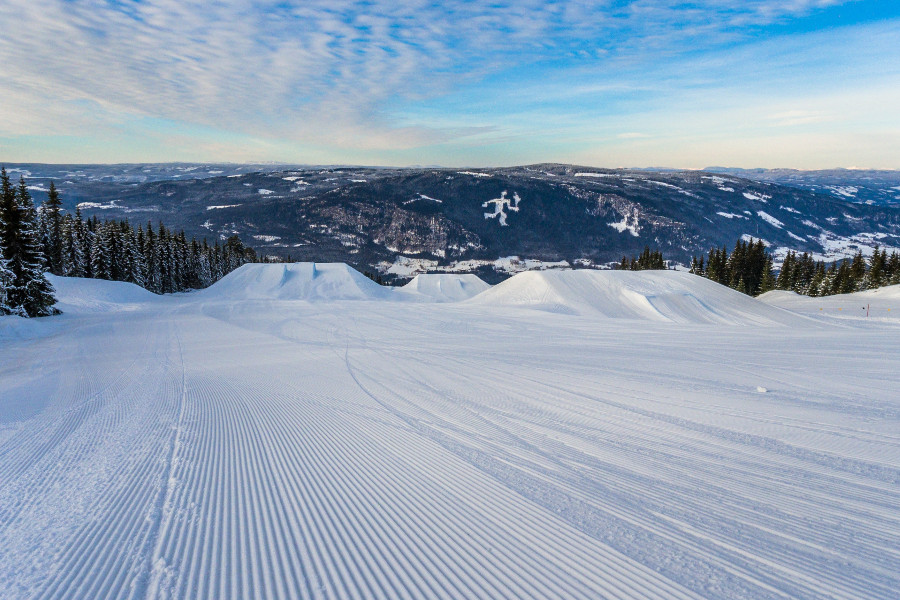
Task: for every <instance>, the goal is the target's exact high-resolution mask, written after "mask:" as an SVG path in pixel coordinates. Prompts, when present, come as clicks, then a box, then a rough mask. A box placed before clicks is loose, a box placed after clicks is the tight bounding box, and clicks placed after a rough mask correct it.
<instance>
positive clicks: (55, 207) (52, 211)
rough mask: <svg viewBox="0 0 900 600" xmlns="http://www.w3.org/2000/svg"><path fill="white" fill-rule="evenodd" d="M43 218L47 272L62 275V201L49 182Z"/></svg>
mask: <svg viewBox="0 0 900 600" xmlns="http://www.w3.org/2000/svg"><path fill="white" fill-rule="evenodd" d="M41 209H42V210H41V214H42V215H43V216H44V230H45V231H44V254H45V259H46V262H47V268H48V270H49V271H50V272H51V273H53V274H54V275H62V274H63V233H62V224H63V219H62V201H61V200H60V198H59V192H58V191H57V189H56V184H54V183H53V182H52V181H51V182H50V190H49V191H48V192H47V201H46V202H44V204H43V206H42V207H41Z"/></svg>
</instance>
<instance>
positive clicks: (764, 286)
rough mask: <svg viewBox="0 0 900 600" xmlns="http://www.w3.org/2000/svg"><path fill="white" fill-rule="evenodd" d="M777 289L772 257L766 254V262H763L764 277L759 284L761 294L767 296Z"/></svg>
mask: <svg viewBox="0 0 900 600" xmlns="http://www.w3.org/2000/svg"><path fill="white" fill-rule="evenodd" d="M774 289H775V269H774V267H773V265H772V257H771V256H769V254H768V253H765V262H763V269H762V277H761V278H760V282H759V293H760V294H765V293H766V292H771V291H772V290H774Z"/></svg>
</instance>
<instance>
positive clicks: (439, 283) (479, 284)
mask: <svg viewBox="0 0 900 600" xmlns="http://www.w3.org/2000/svg"><path fill="white" fill-rule="evenodd" d="M490 287H491V286H489V285H488V284H486V283H485V282H484V281H482V280H481V279H479V278H478V276H476V275H468V274H467V275H457V274H452V273H434V274H427V275H416V276H415V277H414V278H413V279H412V281H410V282H409V283H407V284H406V285H404V286H403V287H402V288H399V289H397V292H396V293H397V294H403V295H407V294H409V295H413V297H416V298H421V299H425V300H428V301H433V302H460V301H462V300H468V299H469V298H472V297H474V296H477V295H478V294H480V293H481V292H483V291H485V290H488V289H490Z"/></svg>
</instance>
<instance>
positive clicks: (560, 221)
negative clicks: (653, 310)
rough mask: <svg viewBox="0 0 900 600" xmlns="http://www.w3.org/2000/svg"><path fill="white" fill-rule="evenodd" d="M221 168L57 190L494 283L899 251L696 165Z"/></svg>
mask: <svg viewBox="0 0 900 600" xmlns="http://www.w3.org/2000/svg"><path fill="white" fill-rule="evenodd" d="M22 168H25V167H22ZM29 168H31V167H29ZM172 168H175V167H172ZM216 170H220V169H218V168H216V169H210V168H204V169H199V168H198V169H195V170H194V171H190V172H201V171H202V172H203V173H204V174H205V175H206V176H204V177H203V178H194V179H189V178H187V177H186V176H182V175H184V174H185V173H184V172H183V171H178V173H179V178H178V179H168V180H160V181H149V182H144V183H137V182H129V183H122V182H118V183H117V182H103V181H94V180H92V181H86V182H78V181H75V180H71V181H70V180H65V181H63V182H61V184H60V188H61V190H62V194H63V200H64V203H66V206H67V208H69V209H73V208H74V207H75V206H76V205H79V206H80V207H81V209H82V211H83V212H85V213H86V214H91V215H98V216H100V217H101V218H102V217H104V216H106V217H117V218H124V217H127V218H129V219H131V220H132V221H146V220H153V221H157V220H162V221H163V222H164V223H166V225H168V226H173V227H175V228H184V229H185V230H186V232H187V233H188V234H189V235H193V236H197V237H204V236H206V237H210V238H224V237H227V236H230V235H232V234H235V233H236V234H238V235H240V236H241V238H242V239H243V240H244V241H245V242H246V243H248V244H250V245H253V246H254V247H255V248H256V249H257V250H258V251H259V252H260V253H262V254H272V255H280V256H287V255H290V256H292V257H294V258H295V259H303V260H319V261H337V262H347V263H350V264H353V265H354V266H356V267H358V268H360V270H368V271H373V272H374V271H376V270H377V271H380V272H381V273H383V274H386V275H389V276H390V275H396V276H403V277H411V276H413V275H415V274H416V273H420V272H425V271H431V272H434V271H444V272H475V273H478V274H479V275H481V276H483V277H485V278H486V279H488V280H491V281H496V280H498V279H500V278H501V277H502V276H504V275H506V274H509V273H512V272H516V271H520V270H525V269H529V268H539V267H546V266H566V265H582V266H590V265H605V264H608V263H611V262H612V261H616V260H619V259H621V257H622V256H623V255H633V254H637V253H639V252H640V251H641V250H642V249H643V248H644V246H646V245H649V246H651V247H654V248H659V249H661V250H662V251H663V253H664V254H665V256H666V257H667V258H670V259H673V260H676V261H680V262H682V263H686V262H688V261H689V260H690V257H691V256H692V255H698V254H701V253H706V252H707V251H708V250H709V248H710V247H712V246H717V247H721V246H722V245H728V246H733V244H734V242H735V241H736V240H738V239H741V238H749V237H753V238H761V239H763V240H764V241H765V242H766V244H768V245H769V247H770V249H771V250H772V251H773V252H774V253H775V255H776V257H779V256H783V255H784V254H785V253H786V252H787V250H788V249H794V250H798V251H806V252H811V253H812V254H813V255H814V256H815V257H816V258H821V259H825V260H834V259H838V258H843V257H846V256H851V255H852V254H854V253H855V252H856V251H857V250H859V249H862V250H863V251H864V253H871V249H872V248H874V247H875V246H876V245H880V246H882V247H887V248H890V249H894V248H900V207H892V206H874V205H872V206H870V205H865V204H860V203H854V202H849V201H848V200H847V199H843V200H842V199H839V198H835V197H833V196H831V195H830V194H823V193H818V192H814V191H808V190H803V189H799V188H797V187H791V186H786V185H779V184H775V183H771V182H759V181H751V180H749V179H745V178H740V177H737V176H733V175H724V174H715V173H711V172H703V171H683V172H682V171H658V172H657V171H637V170H608V169H595V168H589V167H577V166H571V165H558V164H545V165H531V166H525V167H511V168H499V169H423V168H417V169H372V168H355V167H346V168H337V167H334V168H296V169H287V170H284V169H282V170H271V168H270V169H269V170H266V171H258V172H252V173H247V172H234V173H231V174H229V175H218V176H209V174H210V173H212V172H213V171H216ZM235 170H237V168H235ZM35 181H38V180H35ZM36 187H39V186H36ZM35 194H36V195H40V190H39V189H36V190H35Z"/></svg>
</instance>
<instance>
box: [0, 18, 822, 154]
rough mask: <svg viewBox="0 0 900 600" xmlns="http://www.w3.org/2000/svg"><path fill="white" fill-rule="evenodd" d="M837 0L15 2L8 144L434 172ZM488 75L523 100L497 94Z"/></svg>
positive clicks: (4, 101) (642, 92)
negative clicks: (238, 153) (399, 161)
mask: <svg viewBox="0 0 900 600" xmlns="http://www.w3.org/2000/svg"><path fill="white" fill-rule="evenodd" d="M836 3H838V2H837V0H788V1H780V2H775V1H771V0H750V1H738V0H724V1H712V0H700V1H698V2H694V3H690V4H685V3H683V2H675V1H674V0H636V1H633V2H626V3H615V4H608V3H602V2H583V1H576V0H572V1H563V2H546V1H542V0H519V1H516V2H507V1H500V2H492V3H480V2H471V1H467V0H448V1H446V2H433V1H432V0H395V1H393V2H388V1H386V0H374V1H372V0H354V1H351V2H344V3H336V2H333V1H332V0H328V1H326V0H304V1H300V0H293V1H291V0H288V1H285V0H228V1H225V0H216V1H198V0H148V1H138V0H7V1H6V2H4V3H3V4H2V5H0V22H2V23H4V24H5V27H4V33H3V35H0V64H2V65H3V68H2V69H0V135H2V136H5V137H6V138H7V139H13V138H16V137H21V136H54V135H68V136H75V137H77V136H88V135H89V136H91V138H92V139H94V140H97V141H98V143H99V142H100V140H102V139H103V138H104V136H109V137H110V139H112V138H115V139H117V140H119V141H121V139H122V138H124V137H128V136H132V135H133V136H134V137H135V138H139V139H136V141H134V142H133V143H132V147H139V146H140V144H141V143H142V140H143V138H144V137H155V141H153V142H152V143H151V142H147V143H148V144H149V145H150V146H153V147H154V148H158V147H160V146H159V145H158V144H160V143H161V142H159V140H161V139H169V140H175V139H176V135H175V133H173V132H172V131H170V130H167V131H162V132H155V131H154V127H155V125H154V124H158V123H163V122H165V123H173V124H176V125H178V124H180V125H181V127H182V129H183V130H184V131H183V133H179V134H178V136H177V137H178V139H179V140H181V141H182V142H183V143H185V144H190V143H191V140H193V141H194V145H195V146H196V147H197V148H201V147H206V148H211V149H217V151H219V152H221V151H222V148H223V147H224V146H228V145H229V144H231V145H232V147H239V146H241V145H244V146H246V147H247V148H248V149H253V151H254V152H257V153H258V155H263V154H267V153H279V152H281V153H289V154H290V153H291V152H293V154H294V156H285V157H284V158H285V159H288V158H292V159H297V158H302V157H301V156H298V155H302V154H303V153H305V152H307V153H313V154H316V155H317V156H326V155H327V156H351V157H353V156H368V157H376V156H378V153H379V152H381V153H383V155H385V156H410V157H413V156H416V152H417V149H421V148H432V149H434V148H437V149H438V150H432V152H434V153H435V154H434V155H433V156H429V157H428V162H439V161H440V160H441V156H442V155H441V152H443V151H444V150H441V148H446V147H447V145H452V144H455V143H458V144H466V145H468V144H471V143H475V144H479V143H482V142H484V141H486V140H487V139H494V140H501V139H511V137H512V138H514V137H516V136H520V135H525V134H524V133H523V131H522V130H518V129H517V128H515V127H513V128H512V129H510V128H509V127H508V124H509V123H510V119H511V120H513V121H514V120H516V119H519V120H520V121H522V122H524V121H527V120H529V119H531V118H532V117H533V115H534V114H536V113H538V114H541V115H543V117H542V118H539V119H538V120H537V121H532V126H533V127H535V128H537V127H538V126H539V125H540V124H541V123H546V122H548V121H549V122H552V121H553V120H554V115H558V114H559V113H560V112H563V113H568V116H569V118H570V119H576V118H587V117H589V116H591V115H593V116H596V115H597V114H598V113H597V112H596V111H595V112H593V113H592V112H591V111H585V110H584V107H583V105H582V104H581V102H580V100H579V95H580V97H581V98H584V97H586V96H590V95H591V94H595V95H599V96H600V97H603V98H606V99H611V100H612V101H613V102H616V101H619V102H623V101H624V100H623V99H628V101H629V102H630V101H631V100H633V99H635V98H643V97H646V95H647V94H648V93H653V92H652V90H654V89H658V88H659V87H661V86H662V85H663V83H662V82H660V81H648V80H642V79H641V77H639V76H635V73H641V72H644V73H646V72H648V71H649V72H652V71H653V70H654V64H659V63H664V64H672V61H680V60H682V58H683V57H686V56H695V55H696V54H697V53H698V52H701V51H704V50H709V49H715V48H723V47H726V46H727V44H730V43H733V42H734V41H735V40H745V39H750V38H751V37H752V34H753V32H754V31H759V30H760V29H761V28H765V27H767V26H769V25H771V24H772V23H779V22H784V21H787V20H790V19H791V18H796V17H798V16H803V15H806V14H809V13H811V12H814V11H816V10H820V9H822V8H824V7H827V6H830V5H833V4H836ZM704 57H706V58H704V59H708V60H713V61H716V60H721V55H719V54H715V53H713V54H710V55H704ZM696 60H701V58H696ZM748 64H750V63H749V62H748V61H743V62H742V65H743V66H744V67H746V66H747V65H748ZM548 73H552V74H553V77H554V78H555V79H556V80H557V82H559V85H552V83H553V82H552V81H548V80H547V79H546V75H547V74H548ZM658 75H659V76H660V77H662V76H663V75H664V69H659V70H658ZM683 75H684V74H678V73H669V74H665V75H664V76H665V77H667V78H668V82H667V83H666V85H669V86H671V87H673V88H678V87H680V86H682V85H685V81H686V79H687V80H690V81H693V82H696V79H695V78H693V77H688V78H685V77H684V76H683ZM689 75H691V74H689ZM693 75H696V72H695V73H694V74H693ZM498 79H500V80H504V79H505V80H509V79H513V80H515V86H514V88H515V89H519V90H520V91H521V93H520V94H519V95H516V94H514V93H507V92H501V93H500V94H498V95H494V96H493V97H492V85H493V84H494V82H496V81H497V80H498ZM690 81H689V82H688V85H693V84H694V83H690ZM548 84H549V85H548ZM473 89H475V90H481V92H482V94H481V96H482V97H481V98H478V99H475V100H474V104H473V105H469V104H467V103H464V102H460V103H459V104H457V105H456V106H455V107H453V108H452V110H450V109H449V107H450V105H451V104H452V100H453V98H455V97H456V98H460V97H461V96H460V93H461V92H462V91H464V90H473ZM648 90H650V92H648ZM410 107H413V108H410ZM429 107H432V108H433V110H431V111H430V112H429ZM438 107H444V112H442V113H440V114H438V113H439V112H440V109H439V108H438ZM473 114H480V117H479V118H475V119H473V118H471V115H473ZM599 114H602V111H600V113H599ZM797 118H800V117H797V116H794V117H793V119H794V120H796V119H797ZM807 118H809V117H807ZM790 119H791V117H790V116H788V117H782V121H784V122H785V123H786V122H787V121H789V120H790ZM771 122H772V121H770V123H771ZM774 122H778V121H777V120H776V121H774ZM808 122H812V121H808ZM164 129H168V128H164ZM618 131H620V132H621V131H622V129H621V128H620V129H619V130H618ZM634 131H641V132H645V131H646V129H644V128H640V129H635V130H634ZM616 135H618V136H619V139H623V140H627V139H636V138H637V137H638V136H639V135H644V134H643V133H642V134H637V133H634V132H630V133H628V132H626V133H619V134H614V133H611V135H610V136H609V137H613V138H615V136H616ZM192 136H193V137H192ZM485 136H488V137H487V138H486V137H485ZM491 136H493V137H492V138H491ZM250 140H255V141H252V142H251V141H250ZM466 140H469V141H468V142H466ZM0 143H2V140H0ZM117 143H119V142H117ZM0 149H2V146H0ZM291 149H293V150H291ZM404 152H405V153H406V154H403V153H404ZM392 153H393V154H392ZM443 156H451V154H444V155H443ZM154 157H155V156H154ZM550 158H552V157H550Z"/></svg>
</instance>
